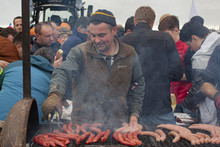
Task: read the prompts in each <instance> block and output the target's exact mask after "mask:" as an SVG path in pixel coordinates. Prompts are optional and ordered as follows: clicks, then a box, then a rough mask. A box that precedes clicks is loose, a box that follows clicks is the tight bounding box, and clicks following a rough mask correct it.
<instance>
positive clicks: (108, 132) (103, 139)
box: [101, 129, 111, 143]
mask: <svg viewBox="0 0 220 147" xmlns="http://www.w3.org/2000/svg"><path fill="white" fill-rule="evenodd" d="M110 133H111V132H110V129H108V130H106V132H105V135H104V136H103V137H102V138H101V143H103V142H105V141H106V140H108V137H109V135H110Z"/></svg>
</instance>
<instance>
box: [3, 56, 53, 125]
mask: <svg viewBox="0 0 220 147" xmlns="http://www.w3.org/2000/svg"><path fill="white" fill-rule="evenodd" d="M53 69H54V67H53V66H52V65H51V64H50V63H49V61H48V60H47V59H45V58H44V57H42V56H39V55H38V56H31V96H32V97H33V98H35V99H36V101H37V106H38V114H39V120H41V118H42V116H43V112H42V110H41V105H42V104H43V102H44V101H45V100H46V98H47V97H48V92H49V87H50V79H51V75H52V71H53ZM0 87H1V91H0V120H3V121H4V120H5V119H6V117H7V115H8V113H9V111H10V110H11V108H12V107H13V106H14V104H15V103H16V102H18V101H19V100H21V99H22V98H23V68H22V60H20V61H15V62H12V63H10V64H9V65H8V66H7V67H6V68H5V69H4V71H3V73H2V74H1V75H0Z"/></svg>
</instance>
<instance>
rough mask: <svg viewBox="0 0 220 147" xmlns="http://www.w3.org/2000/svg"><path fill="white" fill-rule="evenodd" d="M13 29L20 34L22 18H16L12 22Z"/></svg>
mask: <svg viewBox="0 0 220 147" xmlns="http://www.w3.org/2000/svg"><path fill="white" fill-rule="evenodd" d="M13 25H14V27H13V28H14V29H15V31H16V32H22V17H21V16H17V17H15V18H14V20H13Z"/></svg>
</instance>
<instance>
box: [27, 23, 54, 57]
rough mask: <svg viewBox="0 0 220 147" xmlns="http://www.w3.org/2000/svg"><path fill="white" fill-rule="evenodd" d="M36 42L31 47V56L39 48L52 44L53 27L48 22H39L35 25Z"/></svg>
mask: <svg viewBox="0 0 220 147" xmlns="http://www.w3.org/2000/svg"><path fill="white" fill-rule="evenodd" d="M35 34H36V40H34V44H33V46H32V50H31V54H34V53H35V52H36V51H37V50H38V49H39V48H41V47H50V46H51V45H52V43H53V40H54V39H53V27H52V26H51V24H50V23H48V22H39V23H38V24H36V25H35Z"/></svg>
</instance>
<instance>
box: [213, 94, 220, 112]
mask: <svg viewBox="0 0 220 147" xmlns="http://www.w3.org/2000/svg"><path fill="white" fill-rule="evenodd" d="M214 99H215V103H216V107H217V108H218V109H220V92H219V91H218V92H216V94H215V96H214Z"/></svg>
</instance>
